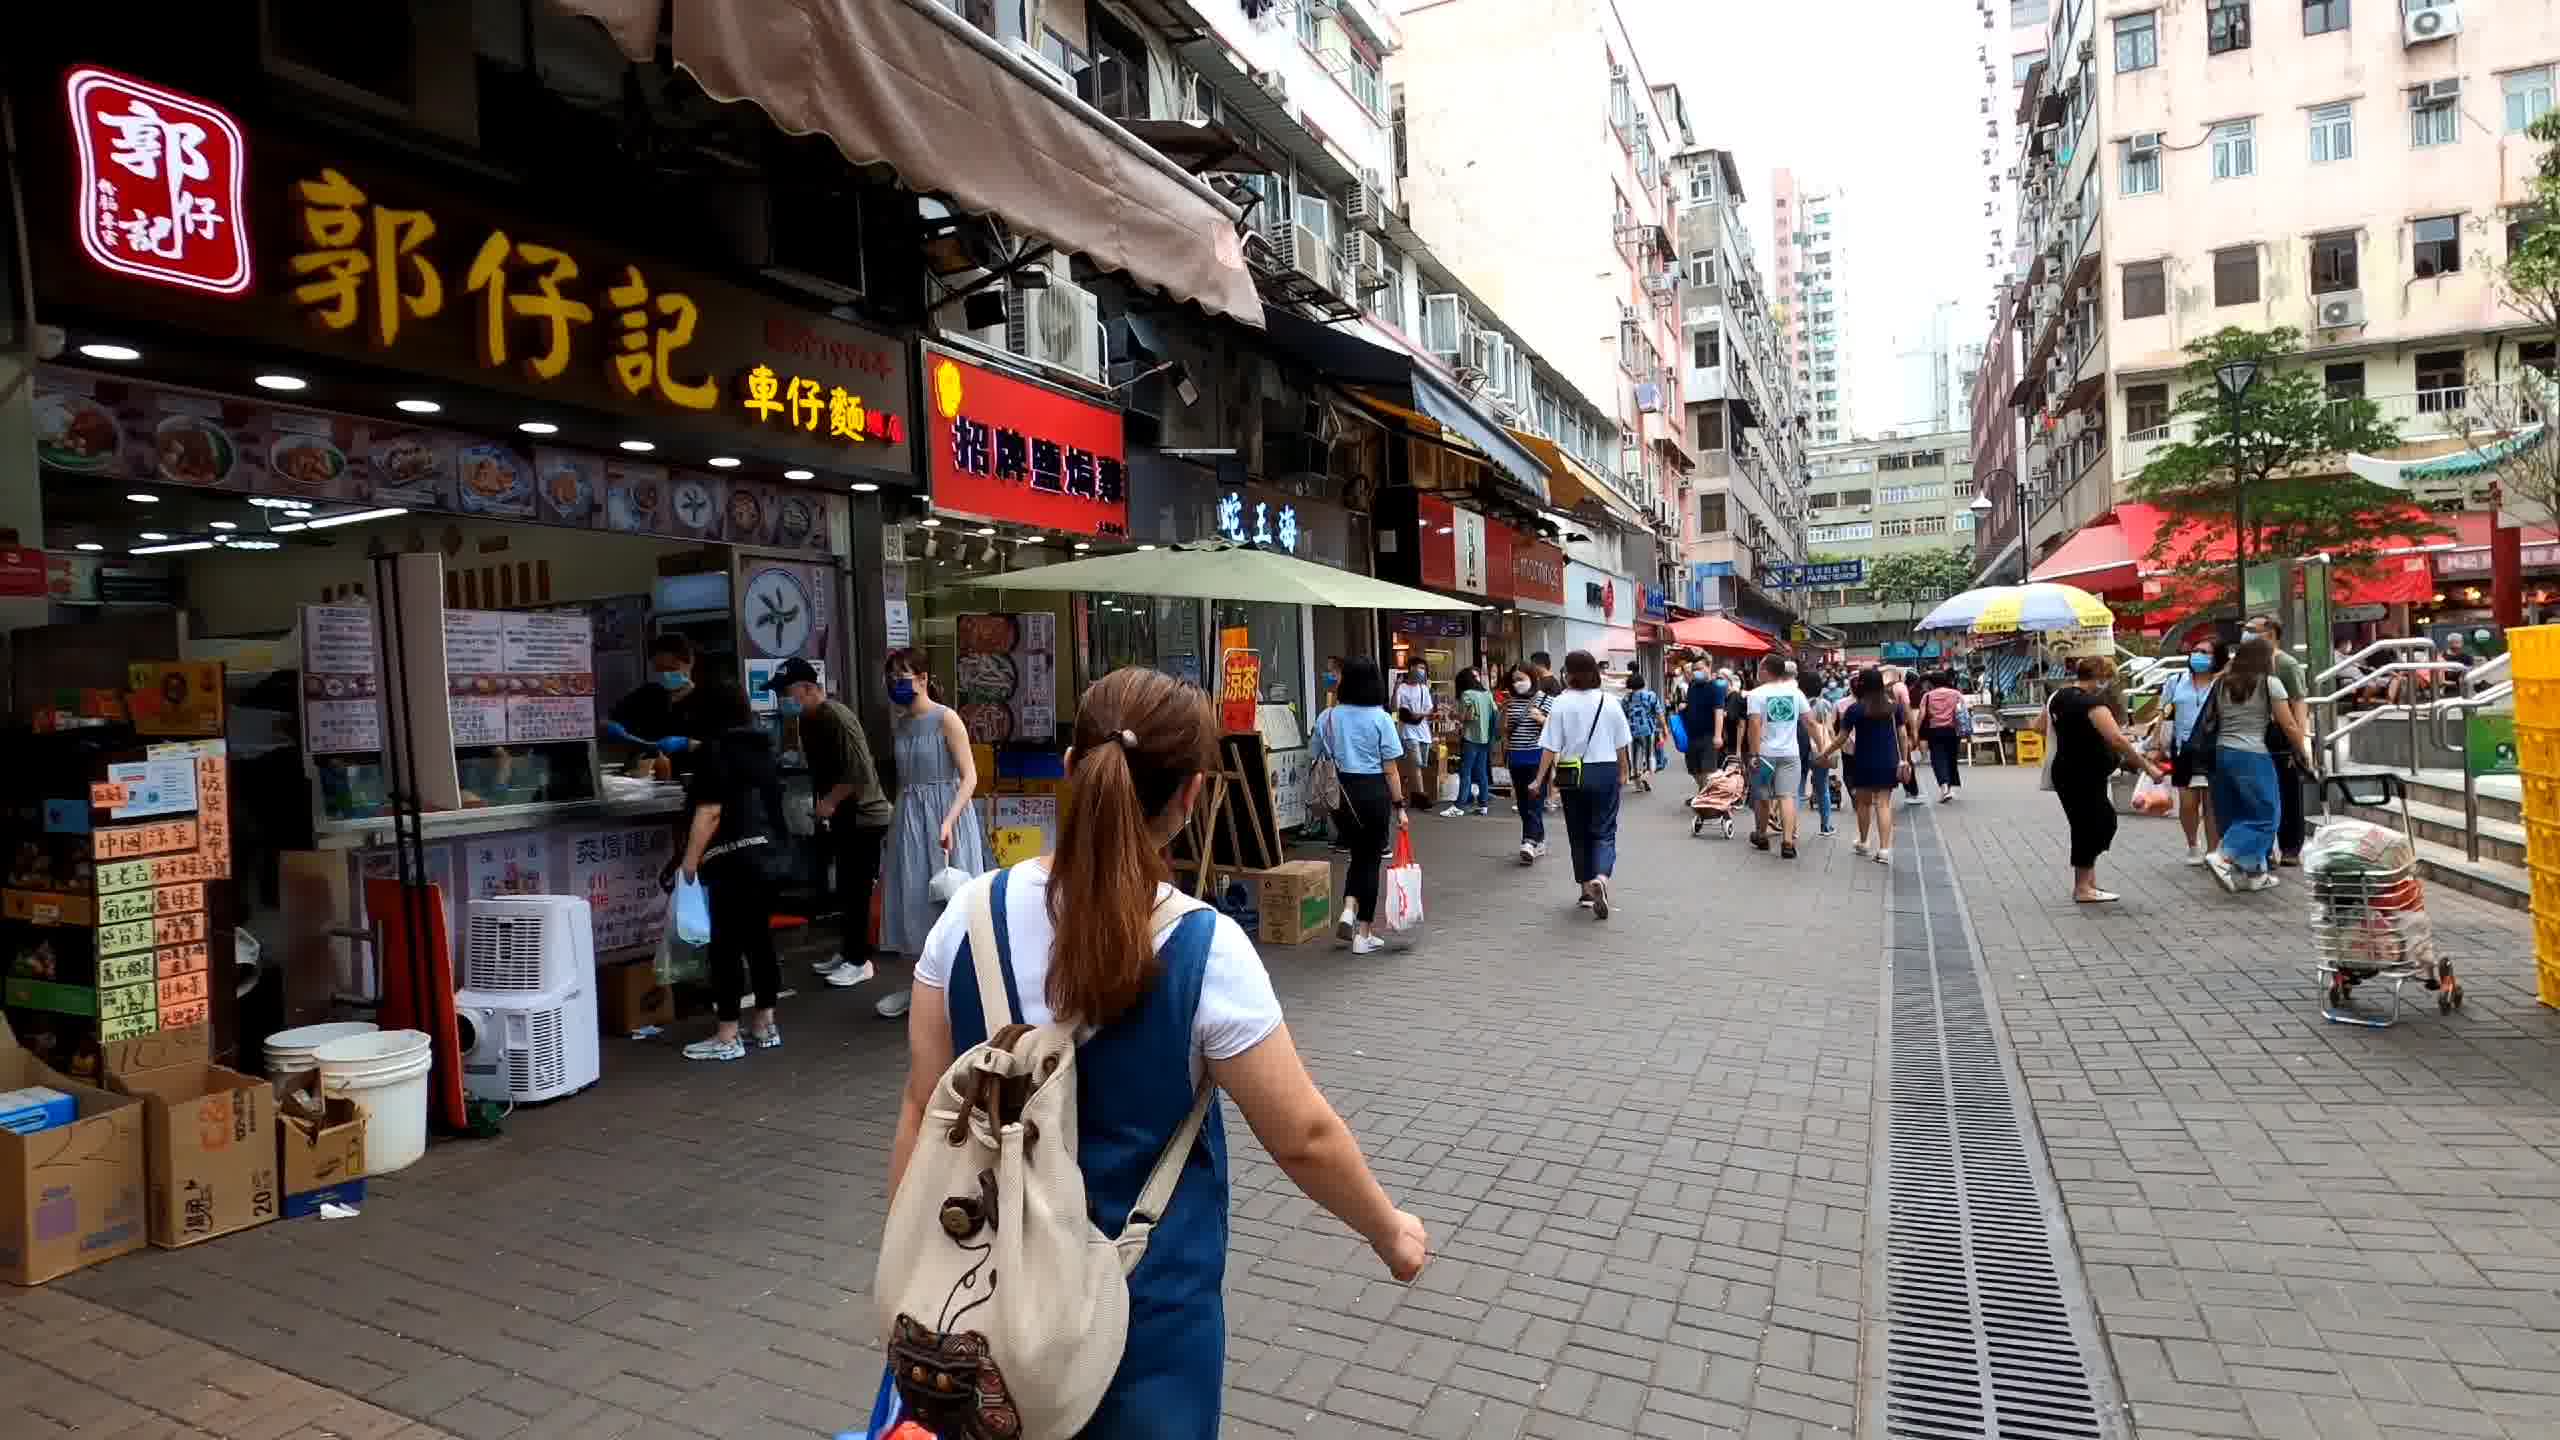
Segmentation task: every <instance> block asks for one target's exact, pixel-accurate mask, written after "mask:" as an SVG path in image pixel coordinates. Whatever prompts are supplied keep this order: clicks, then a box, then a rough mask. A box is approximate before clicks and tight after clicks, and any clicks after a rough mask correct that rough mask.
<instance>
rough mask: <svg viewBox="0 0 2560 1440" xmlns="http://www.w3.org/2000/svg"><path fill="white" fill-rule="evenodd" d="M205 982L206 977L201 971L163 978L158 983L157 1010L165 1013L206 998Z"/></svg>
mask: <svg viewBox="0 0 2560 1440" xmlns="http://www.w3.org/2000/svg"><path fill="white" fill-rule="evenodd" d="M206 980H207V977H206V975H205V973H204V972H203V971H201V970H196V971H190V972H189V973H187V974H184V975H171V976H167V977H165V978H164V979H162V980H161V982H160V1006H159V1008H160V1009H161V1011H163V1012H164V1013H165V1012H167V1011H169V1010H172V1009H174V1008H176V1007H178V1006H180V1005H184V1004H186V1003H188V1002H189V1001H195V1000H203V999H206V998H208V997H207V995H206V993H205V984H206Z"/></svg>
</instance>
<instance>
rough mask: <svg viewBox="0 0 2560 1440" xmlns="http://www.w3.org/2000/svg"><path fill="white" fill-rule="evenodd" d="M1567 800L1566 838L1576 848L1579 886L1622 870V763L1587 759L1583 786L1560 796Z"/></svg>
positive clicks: (1584, 767)
mask: <svg viewBox="0 0 2560 1440" xmlns="http://www.w3.org/2000/svg"><path fill="white" fill-rule="evenodd" d="M1558 798H1560V799H1562V800H1563V801H1564V838H1565V840H1566V841H1567V843H1569V844H1570V845H1571V846H1572V847H1573V878H1574V881H1575V883H1576V884H1579V883H1581V882H1583V881H1587V880H1597V879H1599V878H1600V877H1601V876H1603V875H1606V874H1608V873H1609V872H1611V871H1613V870H1615V869H1617V868H1618V762H1617V761H1615V760H1612V761H1610V762H1608V763H1607V764H1605V765H1598V764H1593V763H1592V762H1590V761H1588V760H1586V761H1584V762H1583V764H1582V783H1581V784H1579V785H1576V786H1574V787H1573V788H1572V789H1569V790H1565V791H1563V792H1561V793H1560V795H1559V797H1558Z"/></svg>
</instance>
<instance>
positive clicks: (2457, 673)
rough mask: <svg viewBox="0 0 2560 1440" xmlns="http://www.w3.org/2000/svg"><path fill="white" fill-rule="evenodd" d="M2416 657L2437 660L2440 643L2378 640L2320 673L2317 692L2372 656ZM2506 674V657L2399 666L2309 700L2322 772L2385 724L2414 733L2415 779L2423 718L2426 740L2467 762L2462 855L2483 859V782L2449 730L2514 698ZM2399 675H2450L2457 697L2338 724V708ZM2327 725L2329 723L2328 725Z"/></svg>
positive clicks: (2379, 709)
mask: <svg viewBox="0 0 2560 1440" xmlns="http://www.w3.org/2000/svg"><path fill="white" fill-rule="evenodd" d="M2412 651H2415V652H2420V653H2424V654H2426V655H2429V656H2432V655H2434V654H2435V643H2434V642H2433V641H2430V640H2425V639H2416V638H2412V639H2404V640H2377V641H2375V642H2374V643H2372V644H2371V645H2367V646H2366V647H2364V648H2363V649H2362V650H2359V651H2357V652H2356V653H2355V654H2353V655H2350V656H2348V657H2347V658H2345V659H2343V660H2341V661H2339V662H2338V663H2337V664H2335V665H2332V666H2330V667H2329V668H2328V669H2326V670H2323V671H2321V672H2320V674H2319V675H2317V676H2316V677H2314V678H2313V680H2312V688H2314V689H2318V688H2319V687H2320V686H2323V685H2327V684H2329V683H2331V682H2332V681H2335V680H2336V679H2338V677H2340V676H2341V675H2344V674H2345V673H2346V672H2347V671H2348V670H2350V669H2352V668H2354V667H2356V666H2357V665H2360V664H2361V663H2363V662H2364V661H2365V660H2367V659H2370V658H2372V657H2373V656H2376V655H2388V654H2404V653H2408V652H2412ZM2507 673H2508V658H2507V657H2506V656H2504V655H2500V656H2498V657H2497V658H2495V659H2493V660H2490V661H2488V662H2487V663H2485V664H2482V665H2478V666H2474V667H2471V668H2470V669H2468V670H2466V669H2465V668H2464V667H2462V666H2461V665H2458V664H2455V663H2454V662H2452V661H2450V660H2436V659H2427V660H2398V661H2393V662H2390V663H2388V664H2385V665H2381V666H2378V667H2376V668H2374V669H2372V670H2368V671H2365V672H2363V673H2362V674H2360V675H2358V676H2357V677H2356V680H2355V683H2354V684H2352V685H2346V686H2341V687H2340V688H2338V689H2336V690H2334V691H2331V692H2330V693H2328V694H2325V695H2314V696H2312V697H2310V698H2309V699H2308V700H2306V701H2305V702H2304V704H2305V705H2306V706H2307V707H2308V708H2309V709H2310V711H2311V713H2312V723H2313V726H2314V728H2315V729H2317V730H2318V731H2319V732H2320V739H2319V742H2318V749H2319V758H2320V762H2321V769H2322V771H2323V772H2324V773H2334V772H2335V771H2336V770H2337V769H2338V746H2339V744H2340V743H2341V742H2343V741H2344V740H2346V739H2347V737H2349V736H2351V735H2353V734H2355V733H2356V732H2357V731H2358V730H2362V729H2364V728H2366V727H2367V726H2370V725H2374V724H2377V723H2380V722H2382V721H2384V720H2389V719H2399V720H2402V721H2404V722H2405V723H2406V724H2407V725H2408V728H2409V765H2408V770H2409V773H2410V776H2411V777H2412V778H2415V777H2416V775H2417V773H2418V771H2419V770H2420V769H2422V768H2424V767H2422V766H2421V765H2420V764H2419V763H2418V761H2419V758H2420V755H2421V753H2422V752H2421V751H2420V749H2419V745H2418V736H2419V726H2420V724H2421V718H2420V717H2421V716H2423V717H2424V721H2423V723H2424V724H2425V726H2426V736H2427V738H2428V739H2429V740H2432V741H2433V742H2435V745H2436V747H2437V748H2438V749H2441V750H2450V751H2452V752H2453V753H2454V754H2456V755H2461V756H2464V759H2463V762H2462V764H2461V766H2460V769H2461V771H2462V851H2463V854H2464V855H2465V856H2466V857H2468V858H2469V859H2471V860H2473V861H2475V862H2476V861H2477V860H2479V858H2480V792H2479V781H2478V779H2477V777H2475V776H2474V775H2473V774H2472V773H2471V765H2470V762H2469V757H2468V756H2467V755H2466V754H2465V745H2464V743H2463V742H2462V741H2461V740H2458V739H2456V738H2454V737H2453V735H2452V734H2451V733H2450V732H2449V731H2448V730H2447V729H2446V727H2445V721H2446V719H2447V717H2449V716H2453V715H2466V716H2467V715H2468V714H2469V713H2470V712H2471V711H2473V710H2478V709H2481V708H2484V707H2486V706H2489V705H2494V704H2496V703H2497V702H2498V701H2500V700H2503V699H2505V698H2507V697H2508V696H2509V695H2512V694H2513V693H2515V684H2514V682H2513V681H2512V680H2509V679H2506V678H2504V677H2505V676H2506V675H2507ZM2398 675H2450V676H2451V677H2452V681H2453V688H2454V690H2455V693H2454V694H2451V695H2445V696H2439V697H2437V698H2435V699H2433V700H2417V699H2414V698H2413V699H2411V700H2409V701H2407V702H2403V703H2399V704H2387V705H2378V706H2376V707H2374V708H2373V709H2371V710H2367V711H2365V712H2363V713H2362V714H2358V715H2353V716H2349V717H2347V718H2346V719H2344V720H2338V719H2336V718H2335V715H2334V710H2335V707H2336V706H2338V705H2339V704H2341V703H2342V702H2344V701H2345V700H2346V699H2347V698H2348V697H2350V696H2352V695H2354V694H2355V693H2357V692H2358V691H2360V690H2363V689H2365V688H2366V687H2367V686H2369V685H2371V684H2372V683H2373V682H2374V681H2375V680H2378V679H2382V678H2385V677H2389V676H2398ZM2324 721H2325V722H2327V723H2323V722H2324Z"/></svg>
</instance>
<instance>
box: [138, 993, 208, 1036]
mask: <svg viewBox="0 0 2560 1440" xmlns="http://www.w3.org/2000/svg"><path fill="white" fill-rule="evenodd" d="M211 1005H212V1002H211V1001H209V1000H189V1001H185V1002H183V1003H181V1004H178V1005H173V1006H171V1007H169V1008H168V1009H166V1010H162V1011H161V1012H159V1021H158V1024H157V1025H155V1026H154V1028H155V1029H169V1030H184V1029H186V1028H187V1027H188V1026H190V1025H201V1024H203V1023H204V1022H205V1018H206V1017H207V1016H208V1015H210V1014H211V1013H212V1011H211ZM144 1033H148V1032H144Z"/></svg>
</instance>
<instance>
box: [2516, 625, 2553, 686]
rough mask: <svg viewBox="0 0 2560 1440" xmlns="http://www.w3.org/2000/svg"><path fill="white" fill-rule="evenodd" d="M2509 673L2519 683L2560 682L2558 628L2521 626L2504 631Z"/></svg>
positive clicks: (2551, 626) (2550, 626)
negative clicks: (2529, 681) (2536, 681)
mask: <svg viewBox="0 0 2560 1440" xmlns="http://www.w3.org/2000/svg"><path fill="white" fill-rule="evenodd" d="M2507 653H2508V654H2509V655H2510V656H2512V657H2514V658H2513V659H2511V660H2510V661H2509V662H2508V669H2509V673H2511V674H2513V675H2514V676H2515V677H2516V678H2517V679H2519V680H2560V625H2521V626H2518V627H2516V628H2515V629H2513V630H2509V631H2508V632H2507Z"/></svg>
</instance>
